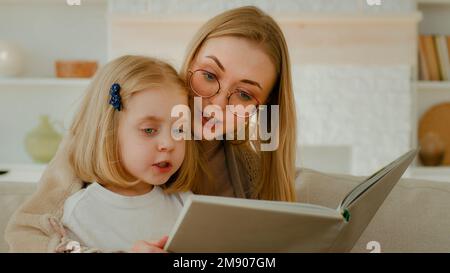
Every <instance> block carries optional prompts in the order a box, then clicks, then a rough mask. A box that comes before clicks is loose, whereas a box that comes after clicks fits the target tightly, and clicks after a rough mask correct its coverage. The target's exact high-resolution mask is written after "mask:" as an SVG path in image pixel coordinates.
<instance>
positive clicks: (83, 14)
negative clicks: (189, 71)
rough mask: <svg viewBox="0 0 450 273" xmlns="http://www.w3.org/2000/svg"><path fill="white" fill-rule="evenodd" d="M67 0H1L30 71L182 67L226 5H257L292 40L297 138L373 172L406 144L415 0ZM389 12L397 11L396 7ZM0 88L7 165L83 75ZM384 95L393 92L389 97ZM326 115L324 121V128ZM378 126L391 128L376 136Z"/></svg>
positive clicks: (60, 114)
mask: <svg viewBox="0 0 450 273" xmlns="http://www.w3.org/2000/svg"><path fill="white" fill-rule="evenodd" d="M64 2H65V1H56V0H52V1H50V0H48V1H44V2H43V3H42V2H38V1H34V4H29V2H27V1H18V2H15V1H6V0H0V39H10V40H14V41H18V42H19V43H20V44H21V45H23V47H24V48H25V50H26V51H27V52H28V55H29V60H28V67H27V71H26V75H25V76H28V77H29V76H40V77H41V76H53V61H54V60H55V59H57V58H63V57H64V58H92V59H97V60H99V61H100V62H101V63H104V62H105V61H106V60H108V59H111V58H113V57H116V56H119V55H121V54H125V53H141V54H147V55H153V56H158V57H161V58H163V59H166V60H168V61H170V62H171V63H172V64H175V65H176V66H179V64H180V63H181V61H182V58H183V56H184V50H185V48H186V46H187V44H188V42H189V40H190V38H191V37H192V35H193V33H195V31H196V30H197V29H198V27H199V26H200V25H201V24H202V23H203V22H204V21H206V20H207V19H208V18H210V17H212V16H214V15H215V14H217V13H219V12H221V11H223V10H225V9H228V8H231V7H235V6H240V5H247V4H256V5H257V6H259V7H261V8H262V9H263V10H265V11H267V12H269V13H270V14H271V15H273V16H274V17H275V18H276V20H279V22H280V24H281V27H282V28H283V30H284V32H285V36H286V39H287V41H288V45H289V49H290V54H291V58H292V63H293V67H294V68H295V69H294V83H295V92H296V97H297V103H298V106H299V117H300V120H302V118H303V122H300V123H299V131H300V135H299V143H300V144H304V145H319V146H326V147H333V146H336V147H337V148H336V149H335V150H336V151H345V153H346V156H345V158H347V160H350V159H352V162H353V163H354V164H353V165H351V166H352V167H351V168H350V171H351V172H353V173H357V174H368V173H370V172H371V171H373V170H374V169H375V168H378V167H379V165H380V164H384V163H386V162H385V161H386V160H390V159H391V158H392V157H393V156H394V155H397V154H398V152H400V151H403V149H404V148H405V147H408V146H409V145H410V140H409V138H410V133H411V132H410V130H411V127H410V125H411V121H410V120H409V121H408V111H409V110H410V105H409V103H410V97H409V95H410V91H411V89H410V86H409V85H408V83H409V80H410V75H411V74H410V73H409V72H410V71H409V67H411V66H415V62H416V52H417V51H416V50H417V49H416V43H415V41H416V33H417V32H416V27H417V18H416V17H415V14H414V11H415V4H414V1H409V0H395V1H394V0H382V5H381V6H379V7H369V6H368V5H367V4H366V1H364V0H339V1H338V0H281V1H275V0H258V1H246V0H239V1H237V0H232V1H219V0H211V1H203V0H170V1H157V0H127V1H124V0H111V1H109V3H108V6H106V4H105V3H106V2H104V1H99V0H98V1H97V0H96V1H94V2H93V3H92V2H90V1H82V5H81V6H79V7H69V6H67V5H65V3H64ZM393 13H394V14H398V15H399V16H389V14H393ZM377 16H380V17H377ZM383 16H384V17H383ZM286 18H289V19H288V20H286ZM377 18H379V19H377ZM397 18H400V19H397ZM392 82H393V83H395V85H392V84H391V83H392ZM332 87H336V89H337V90H338V92H340V93H339V94H340V95H338V93H336V91H335V90H334V89H333V88H332ZM1 88H2V86H1V85H0V96H1V98H2V100H1V102H0V126H1V135H0V163H24V162H31V160H30V159H29V157H28V156H27V155H26V154H25V152H24V150H23V138H24V135H25V133H26V132H27V131H28V130H30V129H31V128H32V127H34V126H36V125H37V121H38V117H37V116H38V114H41V113H44V114H45V113H48V114H50V115H51V116H52V118H53V119H57V120H60V121H61V120H62V121H64V122H65V123H66V125H67V123H68V121H70V118H71V115H72V112H73V110H74V103H75V102H76V100H77V98H79V96H80V95H81V92H82V89H83V85H78V86H75V87H72V88H64V90H63V89H62V88H59V87H58V86H53V87H52V88H51V89H47V90H43V89H46V88H45V87H40V88H33V87H27V88H29V89H26V90H25V91H24V90H23V88H22V91H19V90H16V89H17V88H16V89H15V88H9V87H5V86H3V90H2V89H1ZM19 89H20V88H19ZM38 89H40V91H39V90H38ZM370 96H372V98H373V99H369V98H371V97H370ZM385 99H388V100H390V101H391V102H390V103H389V104H383V103H382V102H383V101H384V100H385ZM313 103H314V104H313ZM355 105H358V107H355ZM333 106H336V107H337V108H334V107H333ZM380 107H383V108H380ZM336 109H339V111H338V112H336V111H337V110H336ZM345 109H352V110H354V111H353V113H354V114H353V115H352V112H348V111H345ZM393 111H398V113H400V114H398V115H397V114H393ZM348 117H351V118H352V119H353V120H352V122H351V123H349V122H348V119H347V118H348ZM386 119H387V120H388V122H387V123H384V120H386ZM408 122H409V123H408ZM325 124H326V125H327V129H329V131H324V130H323V128H325V127H324V126H325ZM386 124H388V128H387V130H384V125H386ZM395 128H398V130H397V129H395ZM372 130H375V131H376V133H377V134H376V135H379V132H381V131H383V130H384V132H388V133H387V134H385V135H384V136H383V137H380V138H376V137H374V136H375V134H374V132H373V131H372ZM330 132H331V133H330ZM397 144H399V145H397ZM349 149H350V151H351V155H350V156H348V151H349ZM366 149H367V150H370V151H371V152H370V153H365V152H364V151H366ZM331 150H333V149H331ZM327 151H329V150H327ZM327 153H328V152H327ZM327 153H323V154H322V155H320V154H318V155H317V159H318V160H303V161H302V162H316V163H314V164H318V163H317V162H320V160H324V159H327V158H328V157H330V155H327ZM311 154H314V152H311V150H309V152H308V155H311ZM331 157H333V158H339V155H337V156H336V155H332V156H331ZM342 158H344V157H342ZM328 159H329V158H328ZM322 162H325V161H322ZM327 162H328V161H327ZM341 163H342V162H338V163H337V165H339V164H340V165H339V166H343V167H342V168H346V170H348V169H349V168H348V166H349V162H345V163H342V164H341ZM327 164H330V163H327ZM337 165H336V166H337ZM306 167H315V168H317V169H321V168H320V166H317V165H316V166H306ZM325 169H326V168H325Z"/></svg>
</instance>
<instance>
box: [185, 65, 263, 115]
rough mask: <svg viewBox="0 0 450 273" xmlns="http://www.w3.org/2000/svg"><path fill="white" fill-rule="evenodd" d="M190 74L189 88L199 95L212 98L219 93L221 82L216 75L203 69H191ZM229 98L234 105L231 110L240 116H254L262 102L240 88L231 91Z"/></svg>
mask: <svg viewBox="0 0 450 273" xmlns="http://www.w3.org/2000/svg"><path fill="white" fill-rule="evenodd" d="M189 74H190V75H189V88H191V90H192V92H194V93H195V94H196V95H197V96H200V97H202V98H212V97H214V96H215V95H217V94H219V92H220V82H219V80H218V79H217V77H216V75H214V74H212V73H211V72H208V71H206V70H203V69H198V70H195V71H189ZM227 99H228V104H229V105H232V106H234V107H233V111H231V112H232V113H233V114H234V115H236V116H238V117H250V116H252V115H253V114H255V113H256V110H257V109H258V106H259V104H260V103H259V101H258V99H256V98H255V97H254V96H252V95H251V94H249V93H247V92H245V91H243V90H239V89H237V90H234V91H232V92H229V93H228V96H227ZM227 109H228V108H227Z"/></svg>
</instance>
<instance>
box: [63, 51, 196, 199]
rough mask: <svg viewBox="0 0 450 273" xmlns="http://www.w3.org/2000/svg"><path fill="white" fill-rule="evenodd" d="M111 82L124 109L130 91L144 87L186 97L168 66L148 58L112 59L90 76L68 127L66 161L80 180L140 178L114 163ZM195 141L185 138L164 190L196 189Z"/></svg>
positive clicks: (115, 115) (125, 183)
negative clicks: (182, 153) (176, 167)
mask: <svg viewBox="0 0 450 273" xmlns="http://www.w3.org/2000/svg"><path fill="white" fill-rule="evenodd" d="M114 83H118V84H120V87H121V89H120V96H121V100H122V105H123V106H125V108H126V105H127V101H128V100H129V99H130V97H131V96H132V95H133V94H134V93H136V92H139V91H142V90H145V89H149V88H150V89H151V88H161V87H162V88H163V89H164V90H175V91H177V92H180V93H182V94H185V95H186V96H189V92H188V91H187V90H186V85H185V84H184V81H183V80H182V79H181V78H180V77H179V76H178V74H177V72H176V71H175V69H174V68H173V67H171V66H170V65H168V64H166V63H164V62H162V61H159V60H156V59H153V58H148V57H142V56H130V55H128V56H123V57H120V58H117V59H115V60H113V61H111V62H109V63H108V64H106V65H105V66H104V67H102V68H101V69H100V70H99V71H98V72H97V73H96V75H95V76H94V78H93V80H92V82H91V84H90V85H89V86H88V88H87V90H86V92H85V95H84V97H83V100H82V102H81V106H80V108H79V110H78V113H77V114H76V116H75V118H74V122H73V124H72V126H71V128H70V133H71V134H72V135H73V137H72V141H71V143H70V148H69V159H70V162H71V164H72V166H73V168H74V170H75V173H76V175H77V176H78V177H79V178H80V179H81V180H83V181H86V182H93V181H97V182H99V183H103V184H114V185H117V186H120V187H130V186H133V185H135V184H137V183H139V182H140V181H139V180H138V179H137V178H135V177H133V176H132V175H131V174H130V173H128V172H127V171H126V170H125V168H124V167H123V165H122V164H121V163H120V149H119V146H118V145H119V140H118V137H117V135H118V134H117V128H118V120H119V115H120V113H121V112H120V111H117V110H115V109H114V108H113V107H112V106H111V105H110V104H109V98H110V94H109V90H110V88H111V86H112V85H113V84H114ZM168 92H169V91H168ZM171 92H173V91H171ZM195 145H196V144H195V142H194V141H187V142H186V154H185V158H184V161H183V163H182V165H181V167H180V169H179V170H178V171H177V172H176V173H175V174H174V175H173V176H172V177H171V178H170V179H169V181H168V182H167V183H166V184H165V185H164V188H165V190H166V191H167V192H174V191H186V190H191V189H196V187H197V186H196V185H195V184H194V183H195V181H196V179H195V174H196V171H197V164H196V162H197V161H198V152H197V149H196V147H195Z"/></svg>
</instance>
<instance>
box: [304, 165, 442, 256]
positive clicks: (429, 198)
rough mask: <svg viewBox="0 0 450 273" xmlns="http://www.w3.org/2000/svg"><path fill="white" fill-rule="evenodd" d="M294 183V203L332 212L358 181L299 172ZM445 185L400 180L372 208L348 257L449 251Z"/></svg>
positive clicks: (360, 178)
mask: <svg viewBox="0 0 450 273" xmlns="http://www.w3.org/2000/svg"><path fill="white" fill-rule="evenodd" d="M298 174H299V175H298V176H297V180H296V190H297V198H298V201H299V202H306V203H312V204H317V205H322V206H326V207H330V208H337V206H338V205H339V203H340V201H341V200H342V199H343V198H344V197H345V195H346V194H347V193H348V192H349V191H350V190H351V189H352V188H353V187H354V186H355V185H357V184H358V183H360V182H361V181H363V180H364V177H357V176H349V175H331V174H324V173H320V172H317V171H314V170H309V169H302V170H301V171H299V173H298ZM449 231H450V183H445V182H434V181H423V180H415V179H401V180H400V181H399V182H398V184H397V185H396V186H395V187H394V189H393V190H392V192H391V193H390V194H389V195H388V197H387V198H386V200H385V201H384V203H383V204H382V205H381V207H380V208H379V209H378V211H377V213H376V214H375V216H374V218H373V219H372V221H371V222H370V223H369V225H368V227H367V229H366V230H365V231H364V232H363V234H362V235H361V237H360V238H359V240H358V242H357V243H356V245H355V247H354V248H353V250H352V252H370V250H368V249H367V247H368V243H369V242H371V241H376V242H378V243H379V245H380V248H381V249H380V250H381V252H450V236H448V234H449Z"/></svg>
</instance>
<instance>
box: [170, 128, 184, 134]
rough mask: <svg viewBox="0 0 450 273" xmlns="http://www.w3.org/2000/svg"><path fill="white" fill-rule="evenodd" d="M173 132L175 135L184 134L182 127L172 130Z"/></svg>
mask: <svg viewBox="0 0 450 273" xmlns="http://www.w3.org/2000/svg"><path fill="white" fill-rule="evenodd" d="M173 132H174V133H175V134H183V133H184V130H183V127H180V128H175V129H173Z"/></svg>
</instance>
